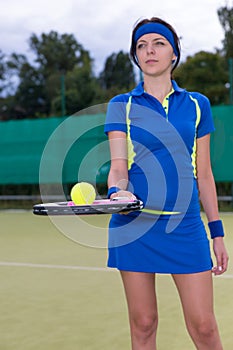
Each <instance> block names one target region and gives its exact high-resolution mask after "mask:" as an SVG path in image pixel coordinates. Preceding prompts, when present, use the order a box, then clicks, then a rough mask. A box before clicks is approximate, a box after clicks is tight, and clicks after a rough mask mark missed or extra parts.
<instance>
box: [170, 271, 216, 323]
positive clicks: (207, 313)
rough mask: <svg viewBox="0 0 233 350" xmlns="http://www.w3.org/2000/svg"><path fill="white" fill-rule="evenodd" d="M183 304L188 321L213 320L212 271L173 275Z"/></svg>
mask: <svg viewBox="0 0 233 350" xmlns="http://www.w3.org/2000/svg"><path fill="white" fill-rule="evenodd" d="M172 277H173V279H174V281H175V284H176V286H177V289H178V292H179V295H180V299H181V303H182V306H183V311H184V316H185V320H186V323H188V324H190V323H200V322H202V321H207V320H211V319H212V318H213V316H214V310H213V281H212V273H211V271H205V272H200V273H194V274H180V275H178V274H174V275H172Z"/></svg>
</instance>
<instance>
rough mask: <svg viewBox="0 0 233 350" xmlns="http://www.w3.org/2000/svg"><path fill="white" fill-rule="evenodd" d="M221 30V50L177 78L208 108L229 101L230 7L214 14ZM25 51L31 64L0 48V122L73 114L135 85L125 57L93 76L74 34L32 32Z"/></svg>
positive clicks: (199, 56) (199, 57)
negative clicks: (204, 97)
mask: <svg viewBox="0 0 233 350" xmlns="http://www.w3.org/2000/svg"><path fill="white" fill-rule="evenodd" d="M217 14H218V17H219V21H220V23H221V26H222V28H223V30H224V40H223V42H222V44H223V47H222V48H219V49H217V50H216V52H214V53H210V52H204V51H200V52H198V53H196V54H195V55H194V56H189V57H187V59H186V61H185V62H182V63H181V65H180V66H179V67H178V69H177V70H176V71H175V79H176V80H177V81H178V83H179V84H180V85H181V86H184V87H185V88H187V89H188V90H193V91H200V92H202V93H204V94H205V95H207V96H208V97H209V98H210V101H211V103H212V104H225V103H229V97H228V94H229V93H228V91H227V87H228V88H229V81H228V80H229V68H228V61H229V58H232V57H233V8H232V7H229V6H227V5H226V6H223V7H221V8H219V9H218V11H217ZM29 49H30V52H31V53H32V54H33V57H34V60H32V59H30V60H29V59H28V58H27V57H26V56H25V55H23V54H20V53H15V52H13V53H12V54H11V55H10V56H9V57H7V56H6V55H5V54H4V53H3V52H2V51H1V50H0V120H9V119H19V118H39V117H40V118H41V117H50V116H54V115H58V116H59V115H63V114H66V115H71V114H73V113H75V112H77V111H80V110H82V109H84V108H87V107H90V106H91V105H95V104H101V103H105V102H107V101H108V100H109V99H110V98H111V97H112V96H114V95H116V94H119V93H122V92H125V91H128V90H130V89H132V88H133V87H134V86H135V73H134V69H133V66H132V63H131V61H130V60H129V57H128V54H127V53H124V52H123V51H119V52H118V53H112V54H111V55H110V56H109V57H107V58H106V61H105V64H104V68H103V71H102V72H101V73H100V74H99V76H97V77H96V76H95V75H94V73H93V59H92V58H91V56H90V53H89V52H88V51H87V50H85V49H84V47H83V46H82V45H81V44H80V43H79V42H78V41H77V40H76V38H75V37H74V35H73V34H66V33H65V34H59V33H57V32H56V31H50V32H49V33H42V34H41V35H40V36H37V35H36V34H32V35H31V37H30V38H29Z"/></svg>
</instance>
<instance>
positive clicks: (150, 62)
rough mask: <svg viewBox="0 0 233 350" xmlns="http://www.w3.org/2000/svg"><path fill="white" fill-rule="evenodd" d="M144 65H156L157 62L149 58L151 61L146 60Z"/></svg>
mask: <svg viewBox="0 0 233 350" xmlns="http://www.w3.org/2000/svg"><path fill="white" fill-rule="evenodd" d="M145 63H146V64H153V63H158V61H157V60H154V59H152V58H151V59H149V60H146V62H145Z"/></svg>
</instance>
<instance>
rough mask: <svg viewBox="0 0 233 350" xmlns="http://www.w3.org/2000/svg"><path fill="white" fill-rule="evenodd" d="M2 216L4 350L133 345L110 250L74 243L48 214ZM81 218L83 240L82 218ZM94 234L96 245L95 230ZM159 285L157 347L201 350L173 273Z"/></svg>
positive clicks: (225, 312) (220, 315) (230, 303)
mask: <svg viewBox="0 0 233 350" xmlns="http://www.w3.org/2000/svg"><path fill="white" fill-rule="evenodd" d="M222 217H223V220H224V225H225V228H226V231H227V232H229V235H228V236H227V237H226V244H227V247H228V251H229V254H230V257H231V261H232V258H233V239H232V238H231V236H230V229H231V227H232V226H233V215H232V214H227V213H224V214H222ZM107 219H108V218H107V217H106V216H98V217H95V219H94V217H92V219H88V220H92V221H91V222H90V221H88V222H89V226H88V227H89V230H90V231H91V230H92V231H95V230H94V227H95V226H98V227H105V226H106V223H107ZM0 220H1V233H0V256H1V258H0V260H1V262H2V263H3V262H4V263H6V264H5V265H3V264H1V265H0V279H1V284H0V298H1V313H0V328H1V340H0V350H55V349H56V350H57V349H59V350H97V349H98V350H99V349H101V350H108V349H111V350H119V349H121V350H127V349H130V338H129V327H128V319H127V309H126V303H125V297H124V293H123V289H122V285H121V281H120V278H119V274H118V273H117V272H115V271H112V270H107V269H105V264H106V256H107V252H106V249H104V248H101V249H100V248H93V247H90V246H87V244H86V245H85V242H84V243H83V242H81V243H82V244H78V243H75V242H74V241H73V240H72V239H68V238H67V237H65V236H64V235H63V234H61V232H59V230H58V229H57V227H56V226H54V224H53V223H52V222H51V221H50V220H49V218H47V217H43V218H41V217H36V216H33V215H32V214H31V213H30V212H4V211H2V212H0ZM83 220H86V219H85V218H83ZM75 224H77V231H81V232H80V234H79V235H78V236H77V237H78V239H80V240H81V241H82V240H83V237H84V232H82V231H83V229H82V228H81V229H80V227H81V226H82V225H81V222H77V223H75ZM79 225H81V226H79ZM86 227H87V225H86ZM89 234H90V239H91V241H92V243H93V241H94V240H93V237H94V233H93V232H92V233H91V232H90V233H88V235H89ZM77 237H75V238H77ZM71 238H72V237H71ZM102 243H103V242H102ZM92 245H93V246H94V245H95V244H92ZM231 261H230V267H229V270H228V272H227V274H226V275H225V278H223V277H220V278H219V277H218V278H214V287H215V294H216V296H215V303H216V305H215V309H216V315H217V319H218V323H219V328H220V332H221V335H222V339H223V344H224V350H231V349H232V344H233V335H232V309H233V299H232V296H231V291H232V290H233V266H232V262H231ZM11 263H16V264H11ZM17 264H18V265H17ZM24 264H25V265H24ZM65 266H66V267H67V268H65ZM227 277H228V278H227ZM157 285H158V300H159V314H160V323H159V334H158V349H163V350H171V348H172V350H189V349H190V350H191V349H194V346H193V344H192V342H191V341H190V339H189V336H188V335H187V332H186V330H185V326H184V321H183V316H182V311H181V307H180V302H179V298H178V295H177V292H176V289H175V287H174V284H173V282H172V280H171V278H170V276H164V275H161V276H158V283H157Z"/></svg>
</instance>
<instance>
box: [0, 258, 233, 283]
mask: <svg viewBox="0 0 233 350" xmlns="http://www.w3.org/2000/svg"><path fill="white" fill-rule="evenodd" d="M0 266H8V267H33V268H44V269H64V270H79V271H103V272H113V271H117V270H116V269H112V268H108V267H94V266H74V265H52V264H33V263H20V262H8V261H0ZM159 275H161V276H167V275H168V276H169V274H159ZM216 278H225V279H232V278H233V275H230V274H229V275H228V274H223V275H221V276H216Z"/></svg>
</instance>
